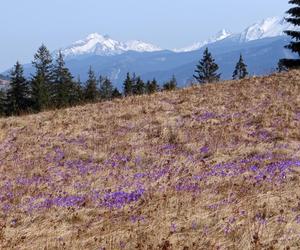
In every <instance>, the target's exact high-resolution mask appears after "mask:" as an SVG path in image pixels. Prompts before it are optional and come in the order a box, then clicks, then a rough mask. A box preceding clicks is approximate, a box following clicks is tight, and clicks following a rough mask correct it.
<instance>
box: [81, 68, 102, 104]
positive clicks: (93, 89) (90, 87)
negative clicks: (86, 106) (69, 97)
mask: <svg viewBox="0 0 300 250" xmlns="http://www.w3.org/2000/svg"><path fill="white" fill-rule="evenodd" d="M84 92H85V94H84V95H85V100H86V101H88V102H95V101H97V100H98V96H99V93H98V90H97V79H96V76H95V72H94V71H93V69H92V67H90V69H89V72H88V80H87V81H86V84H85V91H84Z"/></svg>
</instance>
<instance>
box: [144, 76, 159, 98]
mask: <svg viewBox="0 0 300 250" xmlns="http://www.w3.org/2000/svg"><path fill="white" fill-rule="evenodd" d="M158 91H159V85H158V83H157V81H156V79H155V78H154V79H153V80H152V81H147V84H146V93H147V94H152V93H155V92H158Z"/></svg>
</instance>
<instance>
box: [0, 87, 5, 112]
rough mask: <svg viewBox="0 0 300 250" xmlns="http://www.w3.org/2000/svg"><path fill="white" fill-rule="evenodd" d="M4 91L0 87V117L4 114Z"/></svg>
mask: <svg viewBox="0 0 300 250" xmlns="http://www.w3.org/2000/svg"><path fill="white" fill-rule="evenodd" d="M5 102H6V93H5V92H4V91H3V90H1V89H0V117H1V116H4V115H5V106H6V105H5Z"/></svg>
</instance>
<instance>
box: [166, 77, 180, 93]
mask: <svg viewBox="0 0 300 250" xmlns="http://www.w3.org/2000/svg"><path fill="white" fill-rule="evenodd" d="M176 88H177V80H176V78H175V76H172V78H171V80H170V81H168V82H166V83H165V84H164V85H163V90H164V91H170V90H175V89H176Z"/></svg>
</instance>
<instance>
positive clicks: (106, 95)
mask: <svg viewBox="0 0 300 250" xmlns="http://www.w3.org/2000/svg"><path fill="white" fill-rule="evenodd" d="M99 83H100V87H99V93H100V97H101V99H102V100H105V101H106V100H111V99H112V97H113V91H114V87H113V84H112V82H111V81H110V80H109V79H108V78H107V77H104V78H103V77H101V76H100V79H99Z"/></svg>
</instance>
